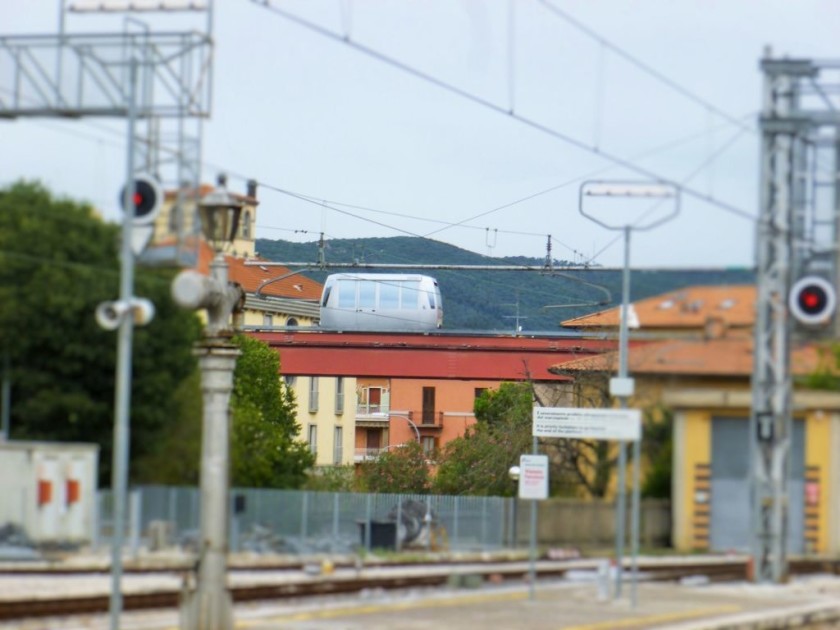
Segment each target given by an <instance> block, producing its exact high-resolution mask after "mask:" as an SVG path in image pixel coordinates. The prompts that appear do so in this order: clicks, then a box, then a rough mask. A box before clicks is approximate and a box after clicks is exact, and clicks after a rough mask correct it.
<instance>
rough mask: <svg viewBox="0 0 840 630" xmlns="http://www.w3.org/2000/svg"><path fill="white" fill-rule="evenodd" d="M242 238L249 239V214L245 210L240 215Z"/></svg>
mask: <svg viewBox="0 0 840 630" xmlns="http://www.w3.org/2000/svg"><path fill="white" fill-rule="evenodd" d="M241 231H242V238H251V213H250V212H248V211H247V210H246V211H245V212H243V213H242V229H241Z"/></svg>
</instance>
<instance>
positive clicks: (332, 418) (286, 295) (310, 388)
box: [152, 181, 356, 466]
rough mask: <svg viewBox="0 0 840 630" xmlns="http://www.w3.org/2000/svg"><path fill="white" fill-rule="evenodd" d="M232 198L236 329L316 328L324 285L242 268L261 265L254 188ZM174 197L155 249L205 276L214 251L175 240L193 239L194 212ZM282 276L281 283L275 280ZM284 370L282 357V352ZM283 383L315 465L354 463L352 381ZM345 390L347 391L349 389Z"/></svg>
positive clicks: (157, 229)
mask: <svg viewBox="0 0 840 630" xmlns="http://www.w3.org/2000/svg"><path fill="white" fill-rule="evenodd" d="M213 189H214V186H210V185H206V184H205V185H202V186H201V188H200V189H199V191H198V193H199V197H203V196H205V195H207V194H208V193H210V192H211V191H212V190H213ZM232 194H233V196H234V197H235V198H236V199H237V200H238V201H240V202H242V204H243V209H242V215H241V218H240V223H239V228H238V231H237V234H236V237H235V239H234V241H233V243H232V244H231V245H230V247H229V248H228V250H226V254H225V260H226V262H227V264H228V277H229V279H230V280H231V281H233V282H237V283H239V285H240V286H241V287H242V289H243V290H244V292H245V304H244V309H243V311H242V313H241V314H240V315H239V321H238V322H237V323H236V324H237V327H239V328H241V329H244V330H246V331H247V330H258V329H262V330H265V329H274V328H277V327H288V326H292V327H312V326H315V325H316V324H317V323H318V318H319V301H320V297H321V290H322V288H323V287H322V285H321V284H320V283H319V282H316V281H314V280H312V279H310V278H307V277H305V276H303V275H299V274H291V272H290V271H289V269H286V268H284V267H268V266H260V265H256V266H254V265H247V266H246V265H245V262H246V261H248V262H252V263H253V262H259V261H260V258H259V257H258V255H257V252H256V249H255V243H256V238H255V232H256V221H257V210H258V206H259V201H258V200H257V185H256V182H254V181H249V182H248V184H247V188H246V191H245V193H244V194H241V195H237V194H235V193H232ZM177 199H178V196H177V193H176V192H174V191H170V192H167V193H166V195H165V201H164V204H163V206H162V208H161V211H160V214H159V215H158V216H157V218H156V220H155V224H154V236H153V241H152V242H153V245H155V244H157V245H158V246H164V247H166V246H167V245H168V246H169V248H170V251H171V250H172V248H174V247H175V245H176V244H177V245H179V246H181V247H182V248H185V249H186V250H188V252H189V254H190V258H191V262H192V265H193V266H194V268H195V269H196V270H198V271H199V272H201V273H204V274H206V273H208V271H209V268H210V262H211V261H212V260H213V256H214V252H213V249H212V248H211V247H210V245H209V244H208V243H206V242H205V241H204V240H203V239H198V240H196V239H192V240H190V239H184V238H183V237H180V238H179V236H178V235H179V234H182V235H183V234H191V233H194V231H195V226H194V224H193V220H194V216H195V213H194V212H192V211H189V210H190V208H191V207H194V203H195V196H194V195H189V194H188V195H187V198H186V199H185V200H184V201H183V205H182V207H184V208H186V209H187V210H185V211H184V212H181V213H179V212H177V211H176V207H177V206H178V204H177V203H176V202H177ZM281 276H284V277H283V279H282V280H278V281H273V279H275V278H278V277H281ZM280 370H281V373H282V371H283V353H282V351H281V352H280ZM285 380H286V384H287V386H289V387H290V388H291V389H292V390H293V391H294V392H295V396H296V400H297V416H296V421H297V423H298V425H299V426H300V428H301V433H300V435H299V436H298V439H302V440H304V441H306V442H308V443H309V445H310V448H311V449H312V452H313V453H315V454H316V464H317V465H319V466H323V465H332V464H336V463H341V464H350V463H352V462H353V433H354V422H355V401H354V399H353V396H352V393H353V392H355V387H356V383H355V379H351V378H345V379H336V378H327V377H320V378H319V377H314V376H313V377H309V376H305V377H287V378H286V379H285ZM347 388H349V389H347ZM344 391H349V392H351V397H350V403H349V405H348V406H346V407H345V406H344V405H343V392H344Z"/></svg>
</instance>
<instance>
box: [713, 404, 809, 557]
mask: <svg viewBox="0 0 840 630" xmlns="http://www.w3.org/2000/svg"><path fill="white" fill-rule="evenodd" d="M711 464H712V480H711V506H710V507H711V509H710V512H711V523H710V529H709V545H710V547H711V549H712V550H713V551H730V550H732V551H740V552H748V551H749V549H750V512H751V509H752V505H751V502H750V478H749V420H747V419H746V418H721V417H718V418H713V419H712V462H711ZM804 488H805V423H804V422H802V421H798V420H796V421H794V423H793V441H792V447H791V458H790V475H789V481H788V499H789V505H790V511H789V517H788V552H789V553H801V552H802V551H803V549H804V545H805V534H804V523H805V520H804V519H805V515H804Z"/></svg>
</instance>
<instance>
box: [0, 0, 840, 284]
mask: <svg viewBox="0 0 840 630" xmlns="http://www.w3.org/2000/svg"><path fill="white" fill-rule="evenodd" d="M270 4H272V5H274V6H275V7H277V8H279V9H282V10H283V11H287V12H289V13H291V14H294V15H297V16H299V17H301V18H303V19H305V20H307V21H310V22H312V23H313V24H315V25H317V26H318V27H321V28H323V29H327V30H328V31H330V32H332V33H335V34H338V35H341V36H347V37H349V40H350V41H351V42H354V43H356V44H358V45H360V46H363V47H365V48H367V49H370V50H373V51H375V52H376V53H378V54H380V55H382V56H384V57H386V58H389V59H393V60H396V61H397V62H399V63H401V64H403V65H404V66H406V67H409V68H412V69H415V70H416V71H418V72H419V73H421V74H423V75H426V76H429V77H432V78H433V79H435V80H436V81H438V82H441V83H445V84H447V85H450V86H452V87H453V88H455V90H457V91H459V92H460V94H459V93H457V92H456V91H455V90H451V89H446V88H445V87H441V85H438V84H434V83H432V82H429V81H427V80H424V79H422V78H420V77H418V76H417V74H414V73H411V72H408V71H406V70H405V69H400V68H397V67H395V66H394V65H390V64H388V63H384V62H383V61H382V60H381V59H378V58H376V57H374V56H371V55H367V54H364V53H361V52H359V51H358V49H356V48H354V47H352V46H349V45H347V44H346V43H343V42H341V41H339V40H337V39H333V38H330V37H327V36H324V35H323V34H319V33H317V32H314V31H313V30H310V29H307V28H305V27H303V26H301V25H299V24H297V23H295V22H293V21H291V20H289V19H286V18H284V17H282V16H281V15H279V14H278V13H276V12H273V11H271V10H270V9H268V8H266V7H264V6H262V5H261V4H257V3H254V2H251V1H249V0H217V2H216V14H215V21H214V22H215V27H214V31H215V32H214V35H215V39H216V44H217V45H216V59H215V68H214V70H215V75H214V86H215V88H214V94H213V112H212V117H211V119H210V120H209V121H208V122H207V123H206V124H205V129H204V151H203V157H204V161H205V167H204V179H205V180H206V181H212V179H213V178H214V177H215V174H216V173H217V171H218V170H219V168H220V167H221V168H224V169H225V170H227V171H229V172H230V173H231V174H232V176H231V178H230V187H231V188H232V189H234V190H241V191H243V192H244V190H245V182H244V181H243V180H242V179H241V178H240V177H239V176H244V177H253V178H255V179H257V180H258V181H260V182H263V183H265V184H266V185H268V186H271V187H275V188H282V189H285V190H288V191H293V192H295V193H299V194H302V195H309V196H311V197H314V198H317V199H320V200H326V201H328V202H329V204H330V205H332V206H333V207H334V208H339V209H341V210H344V211H346V212H349V213H351V214H352V215H356V216H350V215H349V214H343V213H341V212H338V211H337V210H335V209H324V208H323V207H321V206H319V205H317V204H312V203H305V202H302V201H300V200H297V199H294V198H293V197H289V196H285V195H282V194H279V193H277V192H274V191H272V190H270V189H269V188H267V187H262V188H261V190H260V193H259V194H260V198H261V201H262V203H261V206H260V214H259V220H258V228H257V236H259V237H264V238H272V239H274V238H283V239H288V240H296V241H310V240H315V239H317V236H318V233H319V232H320V231H322V230H323V231H324V232H325V233H326V235H327V238H354V237H364V236H396V235H405V234H414V235H429V234H431V236H430V237H431V238H435V239H438V240H442V241H445V242H448V243H452V244H455V245H458V246H460V247H463V248H465V249H469V250H472V251H475V252H479V253H482V254H487V255H492V256H509V255H527V256H544V255H545V244H546V240H547V238H546V236H547V235H548V234H550V235H551V236H552V243H553V245H552V254H553V256H554V257H555V258H559V259H565V260H573V261H575V262H582V261H590V260H591V261H592V262H594V263H596V264H601V265H609V266H612V265H621V263H622V260H623V249H622V241H621V239H620V238H618V237H619V236H620V233H619V232H613V231H608V230H605V229H604V228H602V227H601V226H599V225H598V224H596V223H595V222H594V221H591V220H589V219H587V218H585V217H583V216H582V215H581V214H580V212H579V208H578V205H579V204H578V190H579V186H580V183H581V181H583V180H586V179H599V180H613V181H615V180H628V179H631V180H646V179H649V177H647V176H646V175H645V174H641V173H640V172H639V169H640V170H642V171H643V172H644V173H646V174H649V175H652V176H656V177H660V178H665V179H668V180H673V181H676V182H680V183H684V184H685V185H686V186H687V187H689V188H690V191H688V193H683V194H682V195H681V197H680V213H679V215H678V216H677V217H676V218H674V219H673V220H671V221H670V222H668V223H667V224H664V225H662V226H660V227H657V228H655V229H653V230H649V231H645V232H635V233H634V234H633V238H632V249H631V262H632V264H633V265H634V266H641V267H657V266H667V267H675V266H679V267H702V266H721V265H739V266H741V265H746V266H750V265H752V264H753V241H754V225H753V221H751V220H750V219H749V218H745V217H744V216H743V215H745V214H746V215H751V216H755V215H756V214H757V193H758V173H759V164H758V135H757V134H756V132H755V122H756V117H757V115H758V112H759V110H760V107H761V74H760V72H759V68H758V63H759V59H760V57H761V55H762V51H763V49H764V47H765V46H768V45H769V46H771V47H772V49H773V52H774V54H775V55H778V56H781V55H789V56H791V57H805V58H816V59H832V58H834V59H836V58H840V44H838V24H840V3H838V2H836V1H835V0H822V1H820V0H796V1H792V0H785V1H773V0H717V1H716V0H635V1H631V0H600V1H598V2H593V1H591V0H575V1H569V0H554V2H553V4H552V6H554V7H556V8H557V9H559V12H556V11H552V10H551V9H550V7H547V6H546V5H545V4H543V3H541V2H539V1H538V0H513V2H511V1H509V0H415V1H411V2H409V1H395V0H391V1H385V0H306V1H305V2H304V1H298V2H290V1H287V0H270ZM58 5H59V0H27V1H26V2H13V1H11V0H0V34H2V35H23V34H33V33H40V34H50V33H55V32H56V31H57V24H58ZM139 17H141V18H142V19H145V20H147V21H148V22H149V23H151V24H152V25H153V28H155V29H164V30H172V29H181V28H183V27H184V26H185V25H186V24H187V23H189V24H190V25H192V26H196V27H200V26H202V25H203V22H202V21H200V20H196V19H195V18H194V17H193V18H186V19H179V18H176V17H173V16H162V17H160V16H158V17H155V16H150V15H148V14H143V15H141V16H139ZM190 19H191V21H189V20H190ZM570 19H571V20H574V21H576V22H577V25H575V24H573V23H572V22H571V21H570ZM121 27H122V21H121V18H118V17H115V16H109V17H107V18H103V17H97V16H90V15H86V16H80V15H71V16H69V17H68V20H67V29H68V31H69V32H83V31H88V30H102V29H105V30H112V31H118V30H120V29H121ZM583 27H585V28H586V29H588V32H587V31H584V30H583ZM640 66H643V67H640ZM3 67H4V66H0V95H2V94H3V92H2V90H6V91H8V90H9V89H10V88H11V85H10V82H11V79H10V76H9V73H8V71H6V72H5V76H4V71H3V70H2V68H3ZM5 67H8V66H5ZM646 69H647V70H646ZM651 71H652V72H651ZM653 72H655V73H657V74H656V75H654V74H653ZM6 93H8V92H6ZM465 94H466V96H465ZM510 110H512V112H513V115H511V114H509V113H506V112H509V111H510ZM738 120H742V121H743V122H744V124H741V125H740V126H739V125H737V124H735V122H736V121H738ZM108 129H111V130H112V131H111V132H110V133H109V132H108V131H107V130H108ZM124 131H125V123H124V122H123V121H103V120H100V119H85V120H80V121H58V120H48V119H37V120H29V119H17V120H12V121H7V120H0V148H1V149H0V185H7V184H9V183H10V182H12V181H15V180H17V179H19V178H27V179H40V180H42V181H43V182H44V183H46V184H47V185H48V186H49V187H50V188H52V189H53V190H54V191H56V192H58V193H61V194H66V195H69V196H73V197H76V198H79V199H83V200H87V201H90V202H92V203H93V204H95V205H96V206H97V207H99V208H100V209H101V210H102V211H103V213H104V215H105V216H106V217H107V218H109V219H113V220H116V219H117V218H118V216H119V214H118V204H117V195H118V191H119V189H120V187H121V185H122V183H123V180H124V173H125V163H126V158H125V148H124V140H123V139H122V137H124ZM599 152H601V153H603V154H608V155H610V156H612V157H615V158H618V159H620V160H622V161H624V162H625V163H627V164H632V165H633V166H634V167H635V170H630V169H627V168H622V167H620V166H617V165H616V164H615V162H614V161H611V160H608V159H604V158H603V157H602V156H601V155H599ZM545 191H549V192H545ZM540 193H542V194H540ZM702 196H709V197H712V198H714V199H715V200H717V201H719V202H720V203H719V204H716V203H709V202H707V201H704V200H702V199H701V198H700V197H702ZM517 202H518V203H517ZM338 204H349V205H338ZM352 206H361V207H364V208H369V209H373V210H376V212H373V211H372V210H363V209H359V208H358V207H355V208H354V207H352ZM722 206H724V207H722ZM497 208H500V209H498V210H496V209H497ZM585 209H588V210H592V211H597V213H599V216H600V217H601V218H602V219H603V220H604V221H607V222H610V223H614V224H615V225H616V226H620V225H623V224H625V223H627V222H631V223H632V222H633V221H635V220H636V217H637V216H638V215H639V214H645V213H648V211H649V210H650V206H649V205H645V206H644V207H641V206H639V205H638V204H637V203H625V202H613V203H611V204H604V203H601V204H598V206H597V207H595V206H588V207H587V208H585ZM668 209H670V205H669V204H662V205H661V206H660V207H659V208H657V209H655V210H654V211H653V213H652V214H650V213H648V214H647V218H646V219H645V220H646V221H650V220H653V219H654V218H656V217H657V216H659V215H657V213H663V212H665V211H666V210H668ZM494 210H495V211H494ZM479 215H482V216H479ZM473 217H477V218H473ZM459 222H465V223H464V224H463V225H460V226H452V225H449V224H453V223H459ZM406 262H411V261H406Z"/></svg>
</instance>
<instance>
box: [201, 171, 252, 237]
mask: <svg viewBox="0 0 840 630" xmlns="http://www.w3.org/2000/svg"><path fill="white" fill-rule="evenodd" d="M198 214H199V217H200V219H201V232H202V234H203V235H204V238H206V239H207V241H208V242H209V243H210V244H211V245H212V246H213V249H214V250H216V251H217V252H220V251H222V249H223V248H224V247H225V245H227V244H228V243H232V242H233V239H234V238H235V237H236V232H237V230H238V229H239V216H240V215H241V214H242V202H241V201H240V200H239V199H237V198H236V197H234V196H233V195H231V194H230V193H229V192H228V190H227V178H226V177H225V176H224V175H222V174H220V175H219V176H218V178H217V186H216V188H215V189H214V190H213V191H212V192H210V193H208V194H207V195H205V196H204V197H202V199H201V201H200V202H199V204H198Z"/></svg>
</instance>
